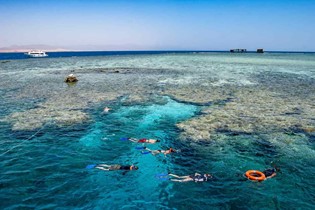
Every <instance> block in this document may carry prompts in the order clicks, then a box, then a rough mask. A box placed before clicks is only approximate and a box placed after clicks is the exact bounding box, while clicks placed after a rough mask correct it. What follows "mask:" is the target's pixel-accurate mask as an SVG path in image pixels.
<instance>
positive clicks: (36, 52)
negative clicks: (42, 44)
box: [24, 50, 48, 58]
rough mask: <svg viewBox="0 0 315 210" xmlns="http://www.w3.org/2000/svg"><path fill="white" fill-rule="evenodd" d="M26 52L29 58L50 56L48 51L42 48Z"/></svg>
mask: <svg viewBox="0 0 315 210" xmlns="http://www.w3.org/2000/svg"><path fill="white" fill-rule="evenodd" d="M24 54H25V55H27V56H28V57H29V58H44V57H47V56H48V55H47V54H46V52H44V51H41V50H31V51H29V52H27V53H24Z"/></svg>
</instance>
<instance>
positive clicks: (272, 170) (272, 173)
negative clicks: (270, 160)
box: [263, 166, 280, 179]
mask: <svg viewBox="0 0 315 210" xmlns="http://www.w3.org/2000/svg"><path fill="white" fill-rule="evenodd" d="M277 171H279V172H280V168H278V167H276V166H274V167H272V168H268V169H266V170H264V171H263V174H265V176H266V179H269V178H272V177H274V176H276V175H277V173H276V172H277Z"/></svg>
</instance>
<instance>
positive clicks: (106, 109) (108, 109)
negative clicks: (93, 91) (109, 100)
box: [104, 107, 112, 112]
mask: <svg viewBox="0 0 315 210" xmlns="http://www.w3.org/2000/svg"><path fill="white" fill-rule="evenodd" d="M110 110H112V109H111V108H108V107H105V108H104V112H109V111H110Z"/></svg>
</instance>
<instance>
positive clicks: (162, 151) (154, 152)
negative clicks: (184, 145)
mask: <svg viewBox="0 0 315 210" xmlns="http://www.w3.org/2000/svg"><path fill="white" fill-rule="evenodd" d="M144 149H145V150H148V151H149V152H150V153H151V154H152V155H157V154H160V153H163V154H164V156H166V155H167V154H171V153H172V152H176V150H174V149H173V148H169V149H168V150H160V149H158V150H150V149H149V148H144ZM142 153H143V154H146V153H144V152H142Z"/></svg>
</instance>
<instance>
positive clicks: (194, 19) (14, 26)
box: [0, 0, 315, 51]
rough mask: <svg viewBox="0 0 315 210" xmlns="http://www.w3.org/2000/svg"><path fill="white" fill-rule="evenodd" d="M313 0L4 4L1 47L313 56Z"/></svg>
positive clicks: (31, 0)
mask: <svg viewBox="0 0 315 210" xmlns="http://www.w3.org/2000/svg"><path fill="white" fill-rule="evenodd" d="M314 39H315V0H285V1H283V0H262V1H261V0H208V1H206V0H195V1H193V0H159V1H158V0H156V1H153V0H147V1H144V0H125V1H123V0H115V1H114V0H112V1H110V0H107V1H106V0H103V1H100V0H86V1H83V0H81V1H79V0H65V1H62V0H60V1H57V0H55V1H49V0H40V1H37V0H36V1H35V0H20V1H18V0H0V47H6V46H10V45H30V44H47V45H54V46H62V47H68V48H76V49H82V50H84V49H89V50H93V49H95V50H113V49H117V50H133V49H134V50H138V49H145V50H147V49H152V50H161V49H162V50H166V49H172V50H183V49H187V50H228V49H230V48H247V49H249V50H255V49H256V48H265V49H266V50H297V51H315V40H314Z"/></svg>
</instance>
